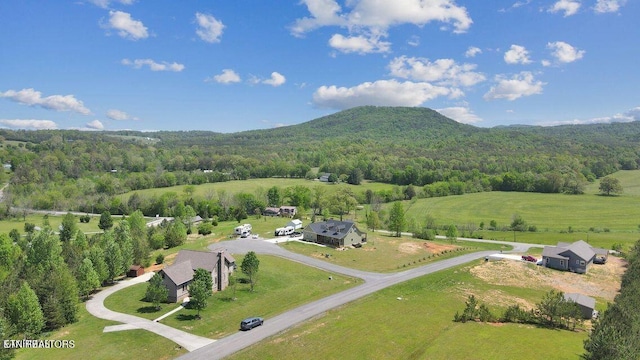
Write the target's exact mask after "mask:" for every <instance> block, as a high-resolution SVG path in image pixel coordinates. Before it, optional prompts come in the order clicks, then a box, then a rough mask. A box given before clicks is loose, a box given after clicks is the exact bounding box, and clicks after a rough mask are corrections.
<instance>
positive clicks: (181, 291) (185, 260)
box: [159, 250, 236, 302]
mask: <svg viewBox="0 0 640 360" xmlns="http://www.w3.org/2000/svg"><path fill="white" fill-rule="evenodd" d="M235 266H236V261H235V259H234V258H233V257H232V256H231V255H230V254H229V253H227V252H226V251H224V250H216V251H194V250H180V252H178V255H177V256H176V260H175V261H174V262H173V264H172V265H171V266H167V267H165V268H164V269H162V270H160V272H159V274H160V275H161V276H162V283H163V284H164V286H165V287H166V288H167V289H168V290H169V297H168V300H169V301H171V302H178V301H180V300H182V299H184V298H185V297H187V296H188V295H189V284H190V283H191V281H193V274H194V273H195V271H196V269H200V268H202V269H205V270H207V271H208V272H210V273H211V279H212V280H213V288H212V289H211V290H213V291H222V290H224V289H225V288H226V287H227V285H229V275H231V273H232V272H233V270H234V269H235Z"/></svg>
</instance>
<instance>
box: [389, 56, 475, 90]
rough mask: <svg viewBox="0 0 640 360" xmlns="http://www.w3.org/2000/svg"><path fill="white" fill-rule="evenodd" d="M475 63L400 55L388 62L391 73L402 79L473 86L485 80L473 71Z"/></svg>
mask: <svg viewBox="0 0 640 360" xmlns="http://www.w3.org/2000/svg"><path fill="white" fill-rule="evenodd" d="M475 68H476V65H475V64H462V65H459V64H456V62H455V61H454V60H452V59H438V60H436V61H434V62H431V61H429V59H425V58H415V57H406V56H401V57H397V58H395V59H393V60H391V62H390V63H389V69H390V71H391V75H392V76H394V77H400V78H403V79H411V80H417V81H427V82H435V83H436V84H438V85H448V86H465V87H469V86H473V85H475V84H477V83H479V82H482V81H484V80H486V78H485V76H484V75H483V74H482V73H478V72H474V71H473V70H475Z"/></svg>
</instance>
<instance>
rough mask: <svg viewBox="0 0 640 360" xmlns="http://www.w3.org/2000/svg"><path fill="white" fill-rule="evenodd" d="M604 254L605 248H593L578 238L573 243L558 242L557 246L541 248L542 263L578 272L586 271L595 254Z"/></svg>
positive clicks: (553, 267) (550, 266)
mask: <svg viewBox="0 0 640 360" xmlns="http://www.w3.org/2000/svg"><path fill="white" fill-rule="evenodd" d="M603 253H604V254H606V253H607V251H606V250H605V249H600V248H593V247H591V245H589V244H588V243H586V242H584V241H582V240H578V241H576V242H574V243H571V244H569V243H563V242H559V243H558V246H545V247H544V249H543V250H542V265H544V266H546V267H548V268H552V269H557V270H565V271H572V272H575V273H579V274H584V273H586V272H587V268H588V266H589V264H591V263H592V262H593V260H594V259H595V258H596V255H600V254H603Z"/></svg>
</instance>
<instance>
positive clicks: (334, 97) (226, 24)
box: [0, 0, 640, 133]
mask: <svg viewBox="0 0 640 360" xmlns="http://www.w3.org/2000/svg"><path fill="white" fill-rule="evenodd" d="M639 14H640V5H639V2H638V1H632V0H548V1H536V0H518V1H514V0H510V1H501V0H495V1H478V0H473V1H472V0H466V1H464V0H455V1H454V0H386V1H385V0H301V1H297V0H296V1H284V0H280V1H261V0H233V1H204V0H200V1H196V0H193V1H175V0H69V1H65V0H56V1H51V0H39V1H35V0H21V1H2V2H0V29H1V30H2V31H0V48H1V49H2V55H1V56H0V127H4V128H21V129H92V130H121V129H132V130H143V131H152V130H210V131H216V132H225V133H228V132H236V131H243V130H251V129H264V128H272V127H278V126H286V125H293V124H298V123H302V122H306V121H309V120H312V119H315V118H318V117H321V116H324V115H328V114H332V113H335V112H337V111H340V110H344V109H348V108H350V107H354V106H359V105H380V106H422V107H429V108H432V109H435V110H438V111H440V112H441V113H443V114H445V115H446V116H449V117H451V118H453V119H454V120H457V121H459V122H463V123H468V124H473V125H475V126H481V127H493V126H498V125H509V124H530V125H557V124H581V123H593V122H612V121H633V120H640V91H639V90H640V86H639V85H638V84H640V70H639V67H638V59H640V26H638V24H637V17H638V15H639Z"/></svg>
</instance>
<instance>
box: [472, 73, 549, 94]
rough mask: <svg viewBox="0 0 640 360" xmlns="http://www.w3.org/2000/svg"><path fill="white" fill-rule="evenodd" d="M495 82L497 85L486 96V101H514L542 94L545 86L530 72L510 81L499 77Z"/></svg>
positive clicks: (516, 76) (515, 76)
mask: <svg viewBox="0 0 640 360" xmlns="http://www.w3.org/2000/svg"><path fill="white" fill-rule="evenodd" d="M495 81H496V85H495V86H492V87H491V89H490V90H489V92H487V93H486V94H484V99H485V100H496V99H507V100H510V101H513V100H516V99H518V98H520V97H523V96H530V95H535V94H541V93H542V87H543V86H544V85H545V83H543V82H542V81H536V80H535V79H534V77H533V74H532V73H530V72H528V71H522V72H521V73H519V74H516V75H514V76H512V77H511V78H510V79H509V78H506V77H505V76H503V75H498V76H496V77H495Z"/></svg>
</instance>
